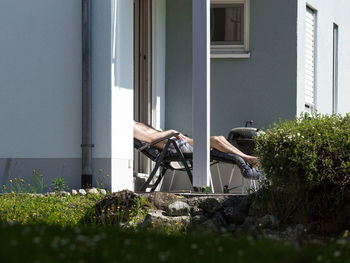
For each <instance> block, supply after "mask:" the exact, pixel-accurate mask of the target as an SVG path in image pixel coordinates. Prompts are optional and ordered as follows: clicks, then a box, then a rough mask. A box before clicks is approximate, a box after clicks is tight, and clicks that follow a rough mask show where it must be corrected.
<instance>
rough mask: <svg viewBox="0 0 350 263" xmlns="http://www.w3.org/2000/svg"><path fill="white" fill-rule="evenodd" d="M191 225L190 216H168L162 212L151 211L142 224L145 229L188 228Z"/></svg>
mask: <svg viewBox="0 0 350 263" xmlns="http://www.w3.org/2000/svg"><path fill="white" fill-rule="evenodd" d="M189 224H190V217H189V216H166V214H165V212H164V211H162V210H153V209H150V210H149V211H148V213H147V215H146V217H145V220H144V221H143V223H142V224H141V226H144V227H149V226H152V227H155V228H158V227H162V228H163V227H176V228H178V227H180V228H182V227H186V226H188V225H189Z"/></svg>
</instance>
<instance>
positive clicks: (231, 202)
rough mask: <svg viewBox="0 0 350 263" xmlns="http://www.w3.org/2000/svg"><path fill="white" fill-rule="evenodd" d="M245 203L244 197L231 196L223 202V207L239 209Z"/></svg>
mask: <svg viewBox="0 0 350 263" xmlns="http://www.w3.org/2000/svg"><path fill="white" fill-rule="evenodd" d="M242 201H243V197H242V196H230V197H228V198H226V199H225V200H224V201H223V202H222V206H223V207H237V206H239V205H240V204H241V203H242Z"/></svg>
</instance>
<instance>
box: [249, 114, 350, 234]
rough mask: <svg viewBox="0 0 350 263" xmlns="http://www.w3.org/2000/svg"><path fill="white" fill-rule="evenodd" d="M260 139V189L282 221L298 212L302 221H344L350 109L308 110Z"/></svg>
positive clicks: (349, 162)
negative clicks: (335, 112)
mask: <svg viewBox="0 0 350 263" xmlns="http://www.w3.org/2000/svg"><path fill="white" fill-rule="evenodd" d="M256 142H257V155H258V157H259V159H260V162H261V166H262V169H263V171H264V173H265V176H266V179H265V180H263V182H262V190H261V193H264V194H265V197H264V198H265V199H266V201H267V202H268V203H269V207H270V208H269V209H270V210H275V211H274V212H275V213H277V214H279V216H280V217H282V218H283V219H284V220H287V219H291V218H292V217H293V216H294V217H295V216H296V215H298V216H297V217H299V219H300V217H303V221H312V220H314V221H322V222H325V221H329V223H331V222H332V220H333V222H335V221H334V219H336V220H337V221H336V222H337V223H339V224H344V223H345V220H346V218H348V217H349V216H348V211H347V210H346V209H345V208H346V207H347V206H348V205H347V202H348V200H349V196H350V191H349V190H350V189H349V186H350V115H349V114H347V115H345V116H340V115H321V114H315V115H314V116H309V115H307V114H306V115H302V116H300V117H298V118H295V119H293V120H290V121H284V122H282V121H281V122H280V123H278V124H274V126H273V128H272V129H269V130H267V131H266V133H264V134H261V135H260V136H259V137H258V138H257V139H256ZM267 202H266V203H267ZM271 206H275V208H272V207H271ZM344 209H345V210H344ZM340 221H341V222H340ZM332 227H333V226H332Z"/></svg>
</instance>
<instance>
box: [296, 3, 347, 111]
mask: <svg viewBox="0 0 350 263" xmlns="http://www.w3.org/2000/svg"><path fill="white" fill-rule="evenodd" d="M307 5H309V6H310V7H312V8H313V9H315V10H316V11H317V22H316V30H317V36H316V38H317V39H316V58H315V59H316V72H315V74H316V109H317V111H318V112H320V113H332V78H333V23H336V24H337V25H338V26H339V64H338V68H339V73H338V80H339V84H338V98H339V100H338V111H339V113H346V112H350V104H349V103H348V101H347V100H348V98H349V97H350V75H349V74H348V73H347V72H349V71H350V49H349V48H348V43H349V41H350V2H349V1H348V0H337V1H327V0H306V1H305V0H298V22H297V23H298V33H297V38H298V69H297V75H298V77H297V78H298V90H297V112H298V113H300V112H302V111H304V104H305V101H304V87H305V85H304V75H305V74H304V72H305V67H304V65H305V15H306V6H307Z"/></svg>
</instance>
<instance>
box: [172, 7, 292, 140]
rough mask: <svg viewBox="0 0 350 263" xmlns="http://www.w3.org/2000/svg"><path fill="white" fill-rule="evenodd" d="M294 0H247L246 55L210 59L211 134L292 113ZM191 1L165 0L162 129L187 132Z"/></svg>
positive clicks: (266, 122) (264, 123)
mask: <svg viewBox="0 0 350 263" xmlns="http://www.w3.org/2000/svg"><path fill="white" fill-rule="evenodd" d="M296 23H297V4H296V1H289V0H288V1H287V0H284V1H280V0H264V1H259V0H251V30H250V36H251V37H250V43H251V44H250V50H251V57H250V58H249V59H238V58H235V59H212V63H211V133H212V134H223V135H227V133H228V131H229V130H230V129H231V128H233V127H237V126H242V125H243V124H244V122H245V121H246V120H249V119H253V120H254V121H255V126H257V127H268V126H269V125H270V124H271V123H273V122H274V121H278V119H279V118H292V117H293V116H294V114H295V113H296V79H297V77H296V68H297V65H296V63H297V54H296V52H297V48H296V46H297V44H296V41H297V40H296V30H297V29H296ZM191 31H192V30H191V1H190V0H169V1H168V2H167V57H166V59H167V65H166V77H167V78H166V107H167V108H166V128H174V129H178V130H181V131H183V132H186V133H188V134H190V135H191V130H192V127H191V121H192V118H191V115H192V114H191V112H192V101H191V98H192V97H191V95H192V90H191V83H192V75H191V72H192V69H191V68H192V61H191V59H192V51H191V42H192V40H191V38H192V36H191Z"/></svg>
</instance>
